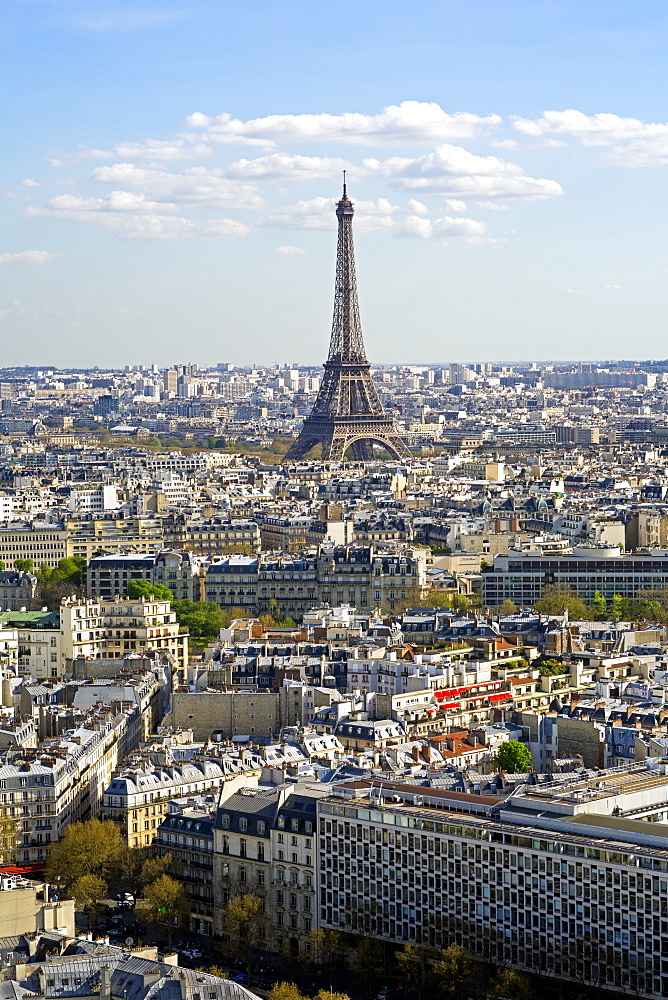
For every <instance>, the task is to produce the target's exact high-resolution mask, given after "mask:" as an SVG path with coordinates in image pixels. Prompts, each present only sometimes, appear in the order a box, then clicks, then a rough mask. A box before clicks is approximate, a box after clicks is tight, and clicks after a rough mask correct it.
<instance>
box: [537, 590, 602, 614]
mask: <svg viewBox="0 0 668 1000" xmlns="http://www.w3.org/2000/svg"><path fill="white" fill-rule="evenodd" d="M534 608H535V609H536V611H538V612H540V614H542V615H563V613H564V611H568V617H569V618H570V619H571V620H572V621H587V620H588V618H589V608H588V607H587V605H586V604H585V602H584V601H583V600H582V599H581V598H580V597H579V596H578V595H577V594H576V592H575V591H574V590H572V589H571V588H570V587H567V586H565V585H564V584H562V583H558V584H548V585H547V586H546V587H544V588H543V596H542V597H541V599H540V600H539V601H536V603H535V604H534Z"/></svg>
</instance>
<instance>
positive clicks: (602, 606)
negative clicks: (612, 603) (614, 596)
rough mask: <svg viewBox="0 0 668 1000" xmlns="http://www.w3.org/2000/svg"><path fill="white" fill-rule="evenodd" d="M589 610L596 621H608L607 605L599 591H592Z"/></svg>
mask: <svg viewBox="0 0 668 1000" xmlns="http://www.w3.org/2000/svg"><path fill="white" fill-rule="evenodd" d="M591 610H592V613H593V615H594V618H595V619H596V621H600V622H604V621H607V619H608V604H607V601H606V599H605V597H604V596H603V594H602V593H601V591H600V590H596V591H594V597H593V600H592V602H591Z"/></svg>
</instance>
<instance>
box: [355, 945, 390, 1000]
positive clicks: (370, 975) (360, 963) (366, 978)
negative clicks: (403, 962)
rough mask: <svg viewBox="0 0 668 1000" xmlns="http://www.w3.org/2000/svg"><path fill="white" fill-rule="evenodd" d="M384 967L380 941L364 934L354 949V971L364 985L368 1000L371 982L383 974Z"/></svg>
mask: <svg viewBox="0 0 668 1000" xmlns="http://www.w3.org/2000/svg"><path fill="white" fill-rule="evenodd" d="M384 967H385V963H384V962H383V947H382V945H381V943H380V941H376V940H375V939H374V938H372V937H369V936H367V935H366V934H365V935H364V937H360V938H358V939H357V947H356V949H355V971H356V973H357V975H358V976H359V978H360V979H361V981H362V982H363V983H364V986H365V989H366V994H367V997H368V998H369V1000H371V987H372V985H373V982H374V980H375V979H376V978H377V977H378V976H379V975H380V974H381V973H382V972H383V969H384Z"/></svg>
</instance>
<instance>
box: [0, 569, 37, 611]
mask: <svg viewBox="0 0 668 1000" xmlns="http://www.w3.org/2000/svg"><path fill="white" fill-rule="evenodd" d="M36 596H37V577H36V576H34V575H33V574H32V573H19V572H18V571H17V570H11V569H3V570H0V608H4V609H5V610H7V611H19V610H20V609H21V608H26V609H27V608H31V607H32V602H33V601H34V600H35V598H36Z"/></svg>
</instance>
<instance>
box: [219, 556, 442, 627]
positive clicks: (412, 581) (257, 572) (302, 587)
mask: <svg viewBox="0 0 668 1000" xmlns="http://www.w3.org/2000/svg"><path fill="white" fill-rule="evenodd" d="M426 579H427V554H426V551H425V550H424V549H413V548H403V547H399V548H395V547H391V548H388V549H382V548H377V547H375V546H373V545H332V544H331V543H325V544H323V545H321V546H319V547H318V549H317V550H314V551H313V552H311V551H306V552H303V553H299V554H296V555H294V554H291V555H288V554H283V555H281V556H277V557H276V558H273V559H272V558H271V557H270V556H269V555H260V556H257V557H255V556H230V557H229V558H227V559H224V560H221V561H220V562H216V563H212V564H211V565H210V566H209V568H208V570H207V575H206V599H207V600H208V601H212V602H214V603H216V604H220V606H221V607H227V608H230V607H242V608H244V609H245V610H246V611H247V612H248V613H249V614H258V613H259V614H263V613H265V612H268V611H269V612H273V613H278V614H281V615H285V616H289V617H291V618H295V619H301V618H303V616H304V614H306V613H307V612H308V611H310V610H311V608H313V607H314V606H315V605H316V604H331V605H339V604H344V603H348V604H351V605H352V606H354V607H357V608H359V609H360V610H362V611H369V610H371V609H372V608H374V607H377V606H379V605H382V606H383V607H387V609H388V610H394V609H396V608H400V607H401V606H402V602H403V603H405V602H406V601H410V600H411V598H414V597H415V596H416V595H419V594H421V593H422V590H423V589H424V587H425V585H426Z"/></svg>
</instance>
